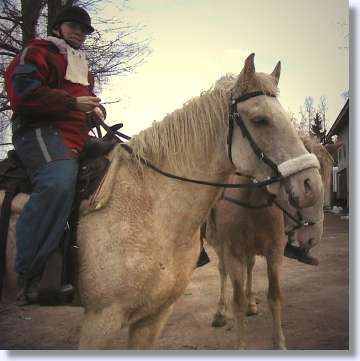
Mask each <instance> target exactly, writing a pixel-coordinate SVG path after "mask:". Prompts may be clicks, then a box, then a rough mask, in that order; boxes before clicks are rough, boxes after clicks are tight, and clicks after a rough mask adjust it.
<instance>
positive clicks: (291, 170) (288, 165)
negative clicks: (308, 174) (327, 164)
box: [278, 153, 320, 178]
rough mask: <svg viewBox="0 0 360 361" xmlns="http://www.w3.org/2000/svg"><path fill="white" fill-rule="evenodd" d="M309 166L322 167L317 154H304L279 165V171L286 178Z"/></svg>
mask: <svg viewBox="0 0 360 361" xmlns="http://www.w3.org/2000/svg"><path fill="white" fill-rule="evenodd" d="M309 168H317V169H320V163H319V160H318V159H317V157H316V155H315V154H311V153H309V154H304V155H301V156H300V157H297V158H292V159H289V160H287V161H285V162H283V163H281V164H279V165H278V169H279V172H280V173H281V175H282V176H283V177H284V178H286V177H289V176H291V175H293V174H295V173H299V172H301V171H303V170H305V169H309Z"/></svg>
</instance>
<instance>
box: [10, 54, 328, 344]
mask: <svg viewBox="0 0 360 361" xmlns="http://www.w3.org/2000/svg"><path fill="white" fill-rule="evenodd" d="M279 77H280V63H278V64H277V66H276V67H275V69H274V71H273V72H272V73H271V74H264V73H257V72H255V66H254V54H251V55H250V56H249V57H248V58H247V59H246V61H245V65H244V68H243V69H242V71H241V73H240V75H239V77H238V79H237V81H236V82H235V83H234V86H233V87H232V88H231V89H229V90H226V89H216V88H215V89H211V90H209V91H207V92H204V93H202V94H201V96H199V97H197V98H195V99H192V100H190V101H189V102H188V103H186V104H185V105H184V106H183V108H182V109H178V110H176V111H175V112H173V113H171V114H169V115H167V116H166V117H165V119H164V120H163V121H161V122H156V123H155V124H153V126H152V127H150V128H149V129H146V130H144V131H143V132H141V133H140V134H139V135H137V136H135V137H134V138H133V139H132V140H131V141H130V142H129V143H128V145H129V146H130V147H131V148H132V149H133V152H132V154H130V153H128V152H127V151H125V150H124V149H123V147H121V146H118V147H117V148H115V150H114V151H113V153H112V157H113V159H114V160H116V161H117V162H118V166H117V168H116V172H115V177H114V182H113V185H112V188H111V192H110V193H111V197H109V199H108V201H107V203H106V204H104V205H102V206H101V207H98V209H97V210H96V211H94V212H90V213H87V214H84V215H83V216H82V217H81V218H80V222H79V227H78V246H79V249H78V263H79V270H78V284H77V286H78V290H79V294H80V299H81V304H82V306H83V307H84V308H85V315H84V321H83V325H82V329H81V335H80V347H81V348H109V347H111V348H116V347H117V346H116V344H114V340H115V339H116V337H117V336H118V333H119V330H120V329H121V328H123V327H127V326H128V327H129V332H128V335H129V339H128V347H129V348H151V347H153V346H154V343H155V341H156V339H157V337H158V336H159V334H160V332H161V330H162V328H163V326H164V324H165V322H166V320H167V318H168V316H169V314H170V312H171V309H172V306H173V304H174V302H175V301H176V300H177V299H178V297H179V296H180V295H181V294H182V293H183V291H184V289H185V288H186V286H187V284H188V282H189V279H190V276H191V273H192V271H193V270H194V268H195V264H196V260H197V258H198V256H199V250H200V243H199V237H198V230H199V227H200V225H201V224H202V222H203V221H204V220H205V218H206V216H207V214H208V212H209V209H210V208H211V207H212V205H213V204H214V202H215V201H216V199H217V198H218V196H219V189H220V188H216V187H211V186H204V185H199V184H194V183H189V182H181V181H179V180H174V179H169V178H167V177H164V176H163V175H161V174H158V173H157V172H154V170H153V169H150V168H148V167H146V166H145V165H143V164H142V163H141V162H140V161H139V159H140V157H143V158H145V159H147V160H149V161H150V162H152V163H154V164H155V165H156V166H157V167H158V168H161V169H162V170H164V171H166V172H170V173H175V174H177V175H182V176H184V177H187V178H195V179H205V180H207V181H208V182H214V183H223V182H224V181H226V180H227V179H228V177H229V176H230V174H232V173H234V172H235V171H239V172H242V173H245V174H248V175H251V176H253V177H255V178H257V179H258V180H259V181H261V180H265V179H267V178H268V177H273V176H274V175H275V174H276V175H277V176H279V174H280V175H281V176H282V178H281V185H282V186H284V187H285V189H286V191H287V193H288V195H289V197H290V198H291V199H292V202H293V204H294V205H295V206H296V207H298V208H304V207H308V206H311V205H313V204H314V203H315V202H316V200H317V199H318V198H319V197H320V196H321V193H322V186H321V178H320V174H319V171H318V169H317V168H318V166H319V165H318V161H317V160H316V157H313V156H312V155H311V154H309V153H308V151H307V150H306V148H305V147H304V145H303V143H302V142H301V140H300V138H299V136H298V134H297V132H296V130H295V129H294V127H293V125H292V124H291V121H290V118H289V116H288V114H287V113H286V112H285V110H284V109H283V107H282V106H281V105H280V103H279V101H278V99H277V98H276V94H277V84H278V80H279ZM240 127H241V128H240ZM244 128H245V129H247V132H248V136H247V137H244V136H243V134H242V132H244V131H246V130H244ZM269 134H270V137H269ZM250 138H251V140H250ZM254 143H255V144H256V145H257V147H258V148H260V149H261V151H262V153H263V155H262V156H261V155H260V154H257V153H256V152H255V148H254V147H255V146H254ZM265 155H266V157H265ZM314 158H315V159H314ZM264 159H267V160H268V163H269V160H271V161H272V162H273V166H272V167H271V166H269V164H268V163H265V162H264ZM282 188H283V187H274V188H272V189H271V190H272V191H273V192H277V191H280V189H282ZM15 205H16V200H15ZM14 207H15V206H14ZM15 217H16V215H14V217H13V219H12V225H14V223H15V220H16V219H15ZM10 233H11V232H10ZM11 244H12V246H11ZM11 249H14V241H13V242H12V243H11V242H9V247H8V257H7V260H8V262H7V265H8V266H7V277H8V278H11V277H13V279H14V276H12V275H13V273H12V264H13V259H14V254H13V253H12V254H11Z"/></svg>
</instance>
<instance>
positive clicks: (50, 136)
mask: <svg viewBox="0 0 360 361" xmlns="http://www.w3.org/2000/svg"><path fill="white" fill-rule="evenodd" d="M13 143H14V147H15V150H16V153H17V155H18V156H19V158H20V159H21V161H22V163H23V164H24V166H25V168H26V170H27V172H28V174H29V177H30V179H31V182H32V186H33V193H32V194H31V196H30V199H29V201H28V203H27V204H26V205H25V207H24V209H23V211H22V213H21V215H20V217H19V220H18V223H17V226H16V233H17V255H16V260H15V270H16V272H18V273H19V287H20V292H19V298H20V300H21V299H22V298H24V297H23V295H24V294H25V293H26V292H27V291H26V290H27V289H29V288H31V287H29V284H30V283H31V282H30V280H31V279H33V280H34V279H36V278H38V279H39V278H40V276H41V273H42V271H43V268H44V266H45V263H46V260H47V257H48V255H49V254H50V253H51V252H52V251H54V250H55V249H56V248H57V247H58V245H59V243H60V240H61V237H62V234H63V232H64V228H65V225H66V222H67V219H68V217H69V214H70V212H71V205H72V202H73V198H74V192H75V186H76V181H77V173H78V160H77V159H75V158H73V157H72V156H71V154H70V153H69V150H68V149H67V147H66V146H65V145H64V143H63V141H62V138H61V136H60V134H59V132H58V130H57V129H56V128H54V127H52V126H49V127H45V128H37V129H27V130H26V131H22V132H21V133H19V132H18V133H15V134H14V136H13ZM30 286H31V284H30ZM20 302H21V301H20Z"/></svg>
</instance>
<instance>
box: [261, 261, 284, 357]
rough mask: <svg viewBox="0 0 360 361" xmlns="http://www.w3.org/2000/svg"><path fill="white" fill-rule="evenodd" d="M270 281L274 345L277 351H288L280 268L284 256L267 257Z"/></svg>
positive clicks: (270, 306)
mask: <svg viewBox="0 0 360 361" xmlns="http://www.w3.org/2000/svg"><path fill="white" fill-rule="evenodd" d="M266 261H267V271H268V280H269V290H268V303H269V308H270V310H271V313H272V317H273V343H274V348H275V349H280V350H286V342H285V336H284V333H283V330H282V324H281V291H280V267H281V263H282V255H276V256H274V255H270V256H268V257H266Z"/></svg>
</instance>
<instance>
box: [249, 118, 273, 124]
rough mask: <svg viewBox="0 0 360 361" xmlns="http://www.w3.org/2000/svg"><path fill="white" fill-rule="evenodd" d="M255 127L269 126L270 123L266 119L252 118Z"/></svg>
mask: <svg viewBox="0 0 360 361" xmlns="http://www.w3.org/2000/svg"><path fill="white" fill-rule="evenodd" d="M253 122H254V123H255V125H269V124H270V121H269V119H268V118H266V117H255V118H253Z"/></svg>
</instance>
